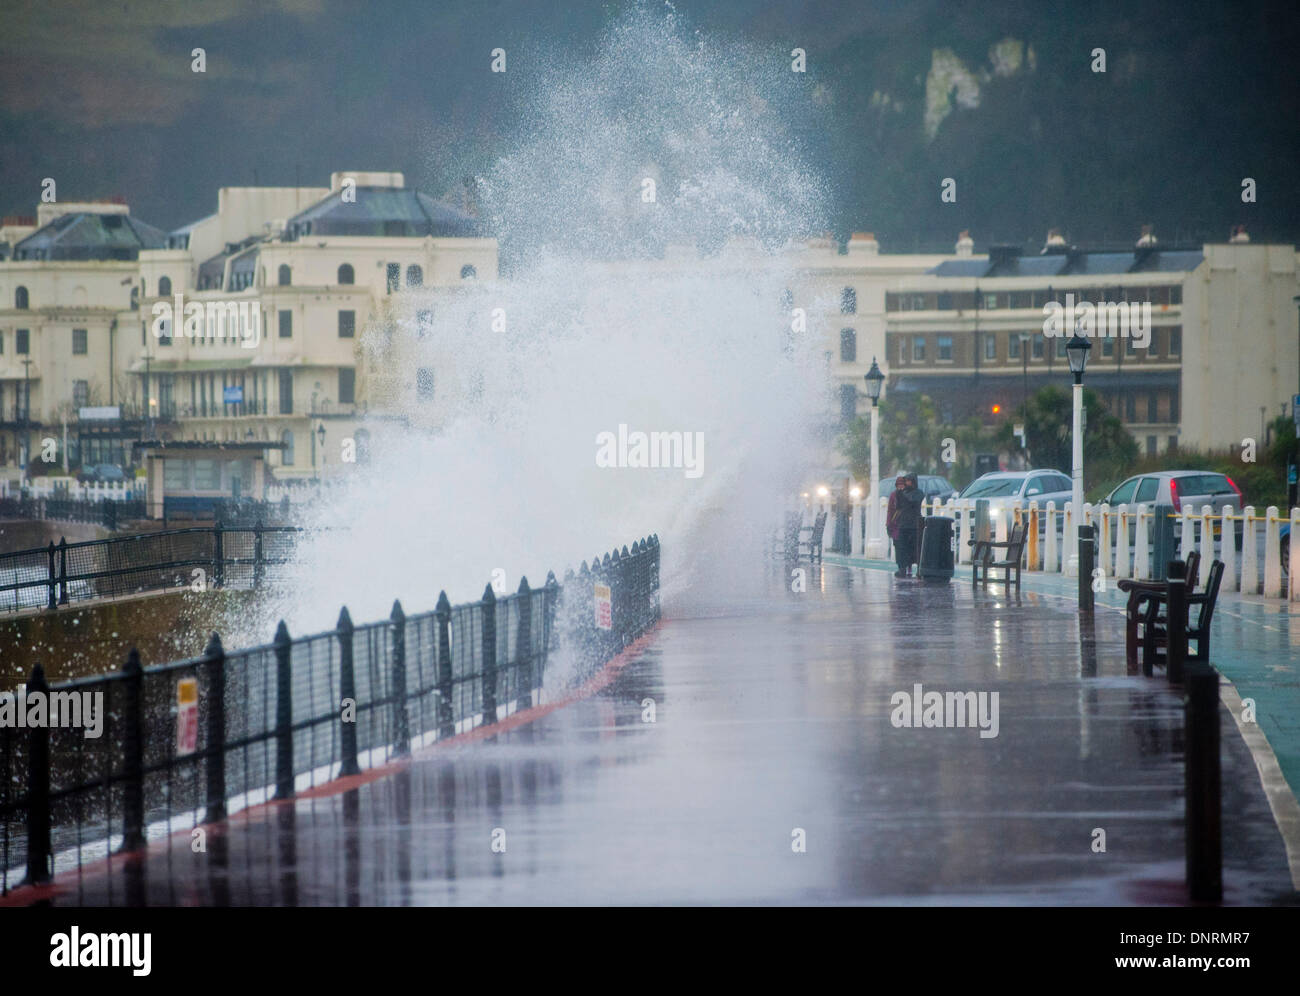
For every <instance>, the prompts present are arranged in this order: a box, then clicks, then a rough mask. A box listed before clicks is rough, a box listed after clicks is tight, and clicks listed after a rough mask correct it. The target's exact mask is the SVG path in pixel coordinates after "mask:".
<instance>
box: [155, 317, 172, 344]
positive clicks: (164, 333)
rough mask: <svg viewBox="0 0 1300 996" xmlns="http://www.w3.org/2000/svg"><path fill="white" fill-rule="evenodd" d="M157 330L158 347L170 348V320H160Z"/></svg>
mask: <svg viewBox="0 0 1300 996" xmlns="http://www.w3.org/2000/svg"><path fill="white" fill-rule="evenodd" d="M158 330H159V332H160V335H159V336H158V345H159V346H170V345H171V344H172V320H171V319H170V318H164V319H162V321H161V323H160V325H159V329H158Z"/></svg>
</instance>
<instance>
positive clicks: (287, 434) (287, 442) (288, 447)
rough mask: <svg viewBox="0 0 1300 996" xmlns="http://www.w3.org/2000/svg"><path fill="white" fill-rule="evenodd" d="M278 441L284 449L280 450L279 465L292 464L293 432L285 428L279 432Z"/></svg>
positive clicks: (290, 465) (288, 465)
mask: <svg viewBox="0 0 1300 996" xmlns="http://www.w3.org/2000/svg"><path fill="white" fill-rule="evenodd" d="M280 442H281V443H283V444H284V449H282V450H281V451H280V466H281V467H292V466H293V433H292V432H291V431H290V430H288V429H285V430H284V432H282V433H280Z"/></svg>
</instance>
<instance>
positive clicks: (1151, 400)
mask: <svg viewBox="0 0 1300 996" xmlns="http://www.w3.org/2000/svg"><path fill="white" fill-rule="evenodd" d="M1157 400H1158V395H1157V394H1156V392H1155V391H1150V392H1148V393H1147V421H1148V422H1159V421H1160V418H1159V414H1158V412H1159V406H1158V405H1157Z"/></svg>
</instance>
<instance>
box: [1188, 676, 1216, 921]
mask: <svg viewBox="0 0 1300 996" xmlns="http://www.w3.org/2000/svg"><path fill="white" fill-rule="evenodd" d="M1185 675H1186V686H1187V694H1186V697H1185V698H1184V712H1183V716H1184V719H1183V722H1184V726H1185V730H1186V734H1185V735H1186V740H1187V756H1186V760H1185V762H1184V765H1185V770H1186V783H1185V788H1186V791H1185V793H1184V795H1185V799H1186V808H1185V829H1186V838H1187V844H1186V847H1187V891H1188V894H1189V897H1190V898H1191V900H1192V902H1202V903H1214V902H1218V901H1219V900H1220V899H1222V898H1223V844H1222V842H1221V839H1220V823H1221V822H1222V813H1223V803H1222V799H1221V796H1220V788H1221V782H1220V771H1219V673H1218V672H1217V671H1216V670H1215V669H1214V667H1213V666H1212V665H1210V664H1206V663H1204V662H1202V661H1193V662H1192V663H1190V664H1188V665H1187V667H1186V670H1185Z"/></svg>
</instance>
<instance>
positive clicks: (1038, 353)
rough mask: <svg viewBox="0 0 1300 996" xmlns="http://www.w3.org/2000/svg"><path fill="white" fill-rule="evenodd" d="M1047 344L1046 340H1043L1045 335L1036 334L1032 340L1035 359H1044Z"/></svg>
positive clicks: (1031, 344) (1031, 345) (1031, 346)
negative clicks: (1044, 348)
mask: <svg viewBox="0 0 1300 996" xmlns="http://www.w3.org/2000/svg"><path fill="white" fill-rule="evenodd" d="M1045 342H1046V340H1045V339H1044V338H1043V333H1041V332H1035V333H1034V335H1033V338H1032V339H1031V340H1030V348H1031V349H1032V351H1033V352H1032V355H1033V358H1034V359H1036V360H1041V359H1042V358H1043V345H1044V343H1045Z"/></svg>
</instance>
